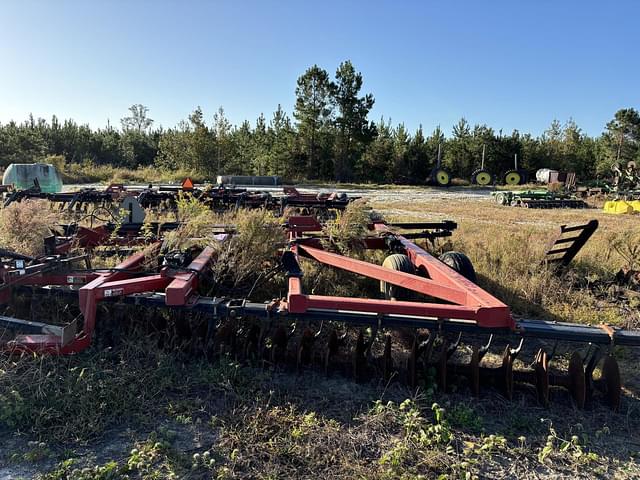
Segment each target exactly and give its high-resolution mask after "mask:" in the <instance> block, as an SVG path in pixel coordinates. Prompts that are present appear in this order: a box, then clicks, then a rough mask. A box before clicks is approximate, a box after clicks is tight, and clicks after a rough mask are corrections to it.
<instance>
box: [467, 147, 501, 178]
mask: <svg viewBox="0 0 640 480" xmlns="http://www.w3.org/2000/svg"><path fill="white" fill-rule="evenodd" d="M484 154H485V145H483V146H482V161H481V162H480V168H479V169H477V170H475V171H474V172H473V173H472V174H471V183H472V184H474V185H481V186H487V185H491V184H493V183H494V181H495V179H494V177H493V175H492V174H491V172H489V171H488V170H485V168H484Z"/></svg>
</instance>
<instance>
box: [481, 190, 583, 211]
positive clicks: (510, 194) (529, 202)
mask: <svg viewBox="0 0 640 480" xmlns="http://www.w3.org/2000/svg"><path fill="white" fill-rule="evenodd" d="M491 196H492V197H493V200H494V201H495V202H496V203H497V204H498V205H508V206H512V207H522V208H587V207H588V205H587V203H586V202H585V201H584V200H581V199H579V198H577V197H576V196H575V195H573V194H571V193H565V192H552V191H548V190H521V191H497V192H491Z"/></svg>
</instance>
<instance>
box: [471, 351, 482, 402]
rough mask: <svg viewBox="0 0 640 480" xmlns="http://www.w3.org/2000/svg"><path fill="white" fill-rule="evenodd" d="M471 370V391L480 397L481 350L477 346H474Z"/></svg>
mask: <svg viewBox="0 0 640 480" xmlns="http://www.w3.org/2000/svg"><path fill="white" fill-rule="evenodd" d="M469 368H470V369H471V372H470V373H471V391H472V392H473V394H474V395H475V396H478V395H480V349H479V347H478V346H477V345H474V346H473V351H472V353H471V362H470V363H469Z"/></svg>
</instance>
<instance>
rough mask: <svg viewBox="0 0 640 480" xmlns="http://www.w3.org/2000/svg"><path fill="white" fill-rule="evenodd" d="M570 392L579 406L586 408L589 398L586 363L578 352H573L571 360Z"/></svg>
mask: <svg viewBox="0 0 640 480" xmlns="http://www.w3.org/2000/svg"><path fill="white" fill-rule="evenodd" d="M568 375H569V392H570V393H571V396H572V397H573V400H574V401H575V402H576V406H577V407H578V408H584V403H585V400H586V398H587V389H586V382H585V372H584V364H583V363H582V357H581V356H580V354H579V353H578V352H573V355H571V359H570V360H569V374H568Z"/></svg>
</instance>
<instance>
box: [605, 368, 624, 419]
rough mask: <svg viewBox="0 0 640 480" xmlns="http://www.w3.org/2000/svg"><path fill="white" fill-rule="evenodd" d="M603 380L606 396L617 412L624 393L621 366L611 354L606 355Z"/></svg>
mask: <svg viewBox="0 0 640 480" xmlns="http://www.w3.org/2000/svg"><path fill="white" fill-rule="evenodd" d="M602 380H603V383H604V385H605V386H606V390H607V391H606V397H607V401H608V403H609V405H610V406H611V408H612V409H613V410H614V411H615V412H617V411H618V409H619V408H620V397H621V395H622V382H621V380H620V368H619V367H618V362H617V360H616V359H615V358H613V357H612V356H611V355H607V356H606V357H604V361H603V363H602Z"/></svg>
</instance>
